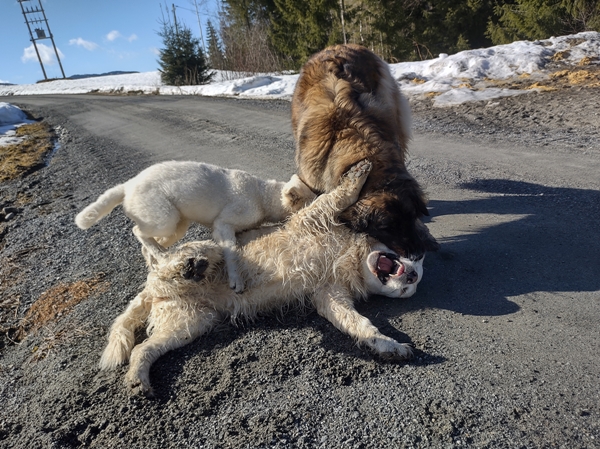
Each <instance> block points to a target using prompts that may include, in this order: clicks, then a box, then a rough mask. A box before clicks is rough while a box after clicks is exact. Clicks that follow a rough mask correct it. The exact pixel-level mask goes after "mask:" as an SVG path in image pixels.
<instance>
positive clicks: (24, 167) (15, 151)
mask: <svg viewBox="0 0 600 449" xmlns="http://www.w3.org/2000/svg"><path fill="white" fill-rule="evenodd" d="M16 134H17V136H20V137H25V140H23V141H22V142H21V143H17V144H13V145H7V146H1V147H0V182H4V181H8V180H11V179H16V178H20V177H22V176H25V175H27V174H28V173H31V172H32V171H34V170H36V169H38V168H41V167H43V166H44V162H45V160H46V157H47V156H48V154H49V153H50V152H51V151H52V148H53V142H52V141H53V137H54V134H53V131H52V128H51V127H50V126H49V125H48V124H47V123H45V122H38V123H32V124H30V125H23V126H21V127H19V128H17V130H16Z"/></svg>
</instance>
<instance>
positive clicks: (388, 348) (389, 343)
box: [365, 337, 413, 360]
mask: <svg viewBox="0 0 600 449" xmlns="http://www.w3.org/2000/svg"><path fill="white" fill-rule="evenodd" d="M365 343H366V345H367V346H369V348H371V350H372V351H373V352H375V353H376V354H377V355H379V356H380V357H382V358H384V359H393V360H410V359H412V357H413V348H412V346H411V345H410V344H408V343H398V342H397V341H396V340H394V339H392V338H389V337H374V338H371V339H369V340H367V341H365Z"/></svg>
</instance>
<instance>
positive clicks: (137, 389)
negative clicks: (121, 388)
mask: <svg viewBox="0 0 600 449" xmlns="http://www.w3.org/2000/svg"><path fill="white" fill-rule="evenodd" d="M127 386H128V387H129V391H130V392H131V394H132V395H133V396H144V397H146V398H148V399H152V398H153V397H154V390H153V389H152V387H151V386H150V385H145V384H144V383H143V382H142V381H141V380H139V379H136V380H128V381H127Z"/></svg>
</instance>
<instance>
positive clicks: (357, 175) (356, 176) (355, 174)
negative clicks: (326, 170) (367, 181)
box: [346, 159, 373, 181]
mask: <svg viewBox="0 0 600 449" xmlns="http://www.w3.org/2000/svg"><path fill="white" fill-rule="evenodd" d="M372 165H373V164H371V162H370V161H369V160H368V159H364V160H362V161H360V162H358V163H356V164H355V165H353V166H352V167H350V170H348V172H347V174H346V175H347V176H348V178H349V179H350V180H352V181H358V180H360V179H361V178H362V177H364V176H366V175H368V174H369V172H370V171H371V167H372Z"/></svg>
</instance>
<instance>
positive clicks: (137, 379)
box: [125, 302, 220, 397]
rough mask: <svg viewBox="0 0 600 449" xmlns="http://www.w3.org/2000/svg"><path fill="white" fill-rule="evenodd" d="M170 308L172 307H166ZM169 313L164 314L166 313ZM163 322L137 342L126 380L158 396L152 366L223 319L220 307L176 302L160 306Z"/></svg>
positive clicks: (137, 390)
mask: <svg viewBox="0 0 600 449" xmlns="http://www.w3.org/2000/svg"><path fill="white" fill-rule="evenodd" d="M166 309H168V310H166ZM165 313H166V314H167V315H166V316H163V315H162V314H165ZM159 314H160V315H161V316H157V317H156V318H157V319H160V323H154V327H153V331H152V335H151V336H150V337H148V338H147V339H146V340H145V341H144V342H143V343H141V344H139V345H137V346H136V347H135V348H134V349H133V351H132V353H131V361H130V366H129V371H128V372H127V375H126V376H125V382H126V383H127V385H128V386H129V388H131V390H132V392H133V393H135V394H143V395H144V396H146V397H152V396H154V392H153V390H152V387H151V385H150V367H151V366H152V364H153V363H154V362H155V361H156V360H157V359H158V358H159V357H160V356H162V355H163V354H165V353H166V352H168V351H171V350H173V349H176V348H180V347H182V346H185V345H187V344H188V343H191V342H192V341H193V340H194V339H196V338H197V337H199V336H200V335H202V334H204V333H206V332H208V331H209V330H210V329H211V328H212V327H213V326H214V325H215V324H216V322H217V321H218V320H219V318H220V316H219V314H218V312H216V311H210V310H200V311H198V310H190V309H189V308H188V307H186V308H181V307H178V306H177V305H175V304H174V303H173V302H170V303H167V304H165V305H164V306H162V307H161V309H160V310H159Z"/></svg>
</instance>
